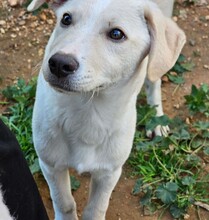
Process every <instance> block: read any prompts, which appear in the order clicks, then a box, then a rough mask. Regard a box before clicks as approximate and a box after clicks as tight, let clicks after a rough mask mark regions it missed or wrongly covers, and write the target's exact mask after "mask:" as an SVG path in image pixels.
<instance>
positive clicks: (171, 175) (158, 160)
mask: <svg viewBox="0 0 209 220" xmlns="http://www.w3.org/2000/svg"><path fill="white" fill-rule="evenodd" d="M152 149H153V153H154V155H155V158H156V160H157V162H158V163H159V164H160V165H161V167H162V168H163V169H164V170H165V171H166V172H167V173H168V174H169V176H170V178H171V179H172V180H173V179H174V176H173V174H172V173H171V172H170V171H169V170H168V169H167V168H166V167H165V166H164V164H163V163H162V162H161V161H160V159H159V157H158V155H157V154H156V151H155V147H154V146H153V148H152Z"/></svg>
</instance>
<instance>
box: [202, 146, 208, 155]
mask: <svg viewBox="0 0 209 220" xmlns="http://www.w3.org/2000/svg"><path fill="white" fill-rule="evenodd" d="M203 152H204V153H205V154H206V155H209V147H206V148H205V149H204V150H203Z"/></svg>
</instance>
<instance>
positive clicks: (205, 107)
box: [185, 84, 209, 117]
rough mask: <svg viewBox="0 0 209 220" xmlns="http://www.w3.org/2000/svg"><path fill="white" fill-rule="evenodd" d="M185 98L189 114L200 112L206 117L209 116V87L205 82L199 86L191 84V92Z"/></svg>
mask: <svg viewBox="0 0 209 220" xmlns="http://www.w3.org/2000/svg"><path fill="white" fill-rule="evenodd" d="M185 99H186V105H187V106H188V109H189V111H190V112H191V114H195V113H198V112H200V113H203V114H204V115H205V116H207V117H208V116H209V88H208V85H207V84H203V85H201V86H200V88H197V87H196V86H195V85H192V90H191V94H190V95H186V96H185Z"/></svg>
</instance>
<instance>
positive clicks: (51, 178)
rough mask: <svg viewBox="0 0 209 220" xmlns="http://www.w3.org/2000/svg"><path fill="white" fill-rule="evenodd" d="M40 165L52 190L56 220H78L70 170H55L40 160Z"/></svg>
mask: <svg viewBox="0 0 209 220" xmlns="http://www.w3.org/2000/svg"><path fill="white" fill-rule="evenodd" d="M39 163H40V166H41V169H42V171H43V174H44V176H45V178H46V180H47V182H48V185H49V188H50V194H51V197H52V201H53V207H54V211H55V220H78V217H77V213H76V203H75V201H74V198H73V196H72V193H71V184H70V176H69V172H68V169H64V170H57V169H54V168H53V167H51V166H48V165H47V164H46V163H44V162H43V161H41V160H40V159H39Z"/></svg>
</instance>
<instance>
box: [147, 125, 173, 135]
mask: <svg viewBox="0 0 209 220" xmlns="http://www.w3.org/2000/svg"><path fill="white" fill-rule="evenodd" d="M169 132H170V129H169V127H168V126H161V125H158V126H157V127H156V128H155V130H154V131H151V130H148V131H146V135H147V137H148V138H153V137H155V136H164V137H167V136H168V134H169Z"/></svg>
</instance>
